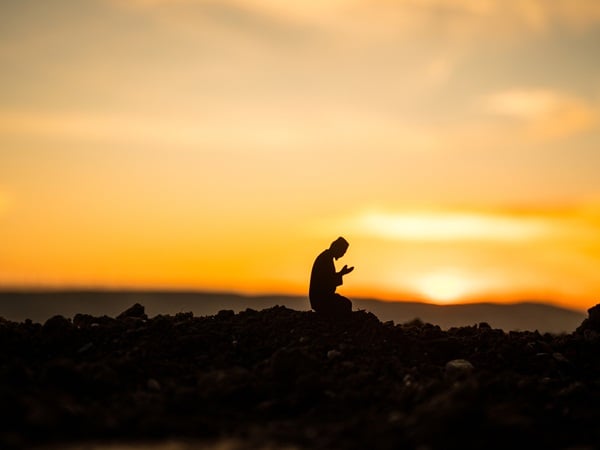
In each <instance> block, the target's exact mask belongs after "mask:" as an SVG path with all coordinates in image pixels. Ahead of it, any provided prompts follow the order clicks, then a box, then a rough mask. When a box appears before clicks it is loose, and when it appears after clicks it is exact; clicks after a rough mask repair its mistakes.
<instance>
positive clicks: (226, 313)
mask: <svg viewBox="0 0 600 450" xmlns="http://www.w3.org/2000/svg"><path fill="white" fill-rule="evenodd" d="M233 316H235V313H234V312H233V310H231V309H222V310H221V311H219V312H218V313H217V315H216V318H217V319H221V320H222V319H228V318H230V317H233Z"/></svg>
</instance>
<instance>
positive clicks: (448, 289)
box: [414, 272, 476, 303]
mask: <svg viewBox="0 0 600 450" xmlns="http://www.w3.org/2000/svg"><path fill="white" fill-rule="evenodd" d="M414 288H415V289H416V290H417V292H418V293H419V294H422V295H424V296H425V297H426V298H427V299H429V300H431V301H433V302H436V303H449V302H453V301H456V300H459V299H460V298H462V297H464V296H467V295H473V294H475V293H476V292H474V291H473V288H474V286H473V282H472V281H471V280H470V279H469V278H467V277H464V276H462V275H460V274H455V273H452V272H433V273H429V274H425V275H423V276H421V277H419V278H417V280H416V281H415V283H414Z"/></svg>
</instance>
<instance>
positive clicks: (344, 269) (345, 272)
mask: <svg viewBox="0 0 600 450" xmlns="http://www.w3.org/2000/svg"><path fill="white" fill-rule="evenodd" d="M353 270H354V267H348V266H344V267H342V270H340V274H341V275H346V274H347V273H350V272H352V271H353Z"/></svg>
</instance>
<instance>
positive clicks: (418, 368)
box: [0, 305, 600, 449]
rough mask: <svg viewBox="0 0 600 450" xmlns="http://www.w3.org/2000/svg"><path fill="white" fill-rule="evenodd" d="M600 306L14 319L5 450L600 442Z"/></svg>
mask: <svg viewBox="0 0 600 450" xmlns="http://www.w3.org/2000/svg"><path fill="white" fill-rule="evenodd" d="M597 311H600V308H596V309H592V310H590V316H592V312H594V317H593V318H590V319H587V320H586V321H585V322H584V323H583V324H582V326H581V327H580V328H579V329H578V330H577V331H576V332H575V333H573V334H569V335H550V334H544V335H542V334H540V333H538V332H510V333H505V332H503V331H502V330H497V329H492V328H491V327H489V326H488V325H487V324H485V323H481V324H479V325H476V326H472V327H461V328H452V329H450V330H448V331H442V330H441V329H440V328H439V327H437V326H434V325H431V324H426V323H421V322H419V321H413V322H410V323H406V324H401V325H395V324H394V323H392V322H386V323H381V322H380V321H379V320H378V319H377V317H375V316H374V315H372V314H369V313H366V312H364V311H359V312H354V313H352V316H351V317H349V318H348V319H346V320H344V321H340V322H331V321H326V320H324V319H321V318H319V317H318V316H317V315H316V314H314V313H311V312H299V311H294V310H290V309H287V308H284V307H274V308H270V309H266V310H263V311H254V310H250V309H248V310H246V311H244V312H241V313H239V314H234V313H233V312H232V311H221V312H219V313H218V314H217V315H215V316H210V317H194V316H193V315H192V314H191V313H182V314H177V315H175V316H161V315H159V316H156V317H153V318H148V317H147V316H146V314H145V311H144V307H143V306H141V305H134V306H133V307H132V308H130V309H129V310H127V311H125V312H124V313H122V314H121V315H119V316H118V317H117V318H110V317H106V316H104V317H92V316H88V315H81V314H79V315H76V316H75V317H74V318H73V320H69V319H66V318H63V317H60V316H57V317H53V318H51V319H49V320H48V321H47V322H45V323H44V324H43V325H41V324H37V323H32V322H31V321H26V322H24V323H14V322H8V321H0V355H2V363H1V364H0V398H1V399H2V403H1V405H2V406H1V407H0V415H1V417H0V447H1V448H10V447H13V448H19V447H30V446H32V445H44V446H46V445H58V446H60V445H65V444H67V443H69V442H91V441H114V442H123V441H126V442H140V441H142V442H149V441H154V442H156V441H159V440H162V439H167V438H177V439H193V440H194V442H208V441H212V440H215V439H219V438H224V437H233V438H236V439H238V440H239V442H243V443H244V445H245V447H246V448H257V447H258V448H260V447H261V446H265V445H267V444H269V445H275V446H284V445H286V446H292V447H296V448H322V449H326V448H327V449H329V448H336V449H359V448H360V449H364V448H374V449H388V448H389V449H396V448H423V449H425V448H430V449H453V448H457V449H458V448H461V449H467V448H511V447H512V448H514V447H522V446H525V445H531V446H534V447H535V448H552V449H553V448H561V449H562V448H565V449H566V448H575V447H577V448H586V447H590V448H593V447H594V446H595V445H597V444H598V443H600V428H598V427H597V419H598V417H599V412H600V408H599V406H598V404H600V381H599V380H600V356H599V355H600V352H599V350H600V334H599V331H600V326H599V324H600V320H597V318H596V317H595V313H596V312H597Z"/></svg>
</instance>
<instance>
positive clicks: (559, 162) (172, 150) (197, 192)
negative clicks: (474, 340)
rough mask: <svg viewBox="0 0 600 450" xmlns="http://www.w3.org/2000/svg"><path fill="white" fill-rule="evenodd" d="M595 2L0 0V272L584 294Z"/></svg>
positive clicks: (391, 296) (593, 194) (10, 279)
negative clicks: (334, 271) (332, 272)
mask: <svg viewBox="0 0 600 450" xmlns="http://www.w3.org/2000/svg"><path fill="white" fill-rule="evenodd" d="M599 49H600V2H598V1H597V0H395V1H394V0H354V1H351V0H347V1H344V0H333V1H326V0H318V1H313V0H306V1H294V2H291V1H290V2H287V1H282V0H215V1H206V0H86V1H81V0H53V1H39V0H18V1H3V2H0V67H1V68H2V70H1V71H0V287H6V288H13V287H33V288H45V287H103V288H104V287H106V288H161V289H162V288H168V289H207V290H224V291H235V292H243V293H288V294H301V295H304V294H306V291H307V286H308V276H309V273H310V266H311V264H312V262H313V260H314V258H315V257H316V255H317V254H318V253H319V252H320V251H322V250H323V249H325V248H326V247H328V246H329V244H330V242H331V241H332V240H334V239H335V238H337V237H338V236H339V235H342V236H344V237H345V238H346V239H347V240H348V241H349V242H350V248H349V250H348V253H347V254H346V256H345V257H344V258H343V259H342V260H340V261H339V262H338V264H340V263H341V264H342V265H343V264H345V263H347V264H349V265H354V266H355V267H356V270H355V271H354V272H353V273H352V274H350V275H348V276H347V277H346V278H345V285H344V286H342V287H341V288H340V292H342V293H343V294H345V295H347V296H350V297H353V296H354V297H359V296H360V297H365V296H369V297H377V298H383V299H387V300H403V299H420V300H425V301H431V302H436V303H452V302H460V301H479V300H490V301H515V300H520V299H536V300H548V301H551V302H554V303H555V304H559V305H566V306H569V307H573V308H579V309H584V308H587V307H589V306H591V305H593V304H595V303H598V300H600V52H599Z"/></svg>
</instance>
